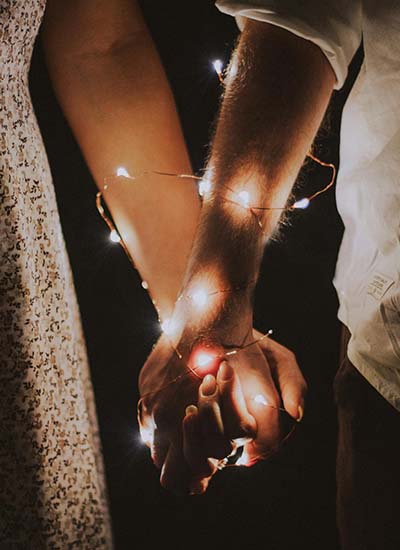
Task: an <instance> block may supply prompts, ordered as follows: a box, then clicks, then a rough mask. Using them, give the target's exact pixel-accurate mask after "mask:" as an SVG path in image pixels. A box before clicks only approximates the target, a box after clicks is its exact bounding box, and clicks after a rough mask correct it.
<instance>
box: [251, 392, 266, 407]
mask: <svg viewBox="0 0 400 550" xmlns="http://www.w3.org/2000/svg"><path fill="white" fill-rule="evenodd" d="M254 401H255V403H258V404H259V405H265V406H266V407H267V406H268V401H267V400H266V399H265V397H264V396H263V395H262V394H261V393H259V394H258V395H256V396H255V397H254Z"/></svg>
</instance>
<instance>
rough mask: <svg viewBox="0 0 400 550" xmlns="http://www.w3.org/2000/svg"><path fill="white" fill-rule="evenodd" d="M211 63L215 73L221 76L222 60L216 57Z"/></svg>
mask: <svg viewBox="0 0 400 550" xmlns="http://www.w3.org/2000/svg"><path fill="white" fill-rule="evenodd" d="M212 64H213V67H214V70H215V72H216V73H217V75H218V76H221V74H222V67H223V64H222V61H221V60H220V59H216V60H215V61H213V63H212Z"/></svg>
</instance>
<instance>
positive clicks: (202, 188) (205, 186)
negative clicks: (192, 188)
mask: <svg viewBox="0 0 400 550" xmlns="http://www.w3.org/2000/svg"><path fill="white" fill-rule="evenodd" d="M210 191H211V182H210V180H201V181H200V183H199V195H200V197H204V195H206V194H207V193H209V192H210Z"/></svg>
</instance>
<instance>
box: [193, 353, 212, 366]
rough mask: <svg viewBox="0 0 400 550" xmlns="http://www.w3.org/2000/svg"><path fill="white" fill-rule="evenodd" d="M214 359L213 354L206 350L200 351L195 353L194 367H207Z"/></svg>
mask: <svg viewBox="0 0 400 550" xmlns="http://www.w3.org/2000/svg"><path fill="white" fill-rule="evenodd" d="M214 359H215V356H214V355H211V354H209V353H207V352H206V351H200V352H199V353H198V354H197V355H196V367H208V366H209V365H210V364H211V363H212V362H213V360H214Z"/></svg>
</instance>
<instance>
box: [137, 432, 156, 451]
mask: <svg viewBox="0 0 400 550" xmlns="http://www.w3.org/2000/svg"><path fill="white" fill-rule="evenodd" d="M140 439H141V440H142V441H143V443H144V444H145V445H146V446H147V447H151V446H152V445H153V439H154V431H153V430H148V429H146V428H140Z"/></svg>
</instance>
